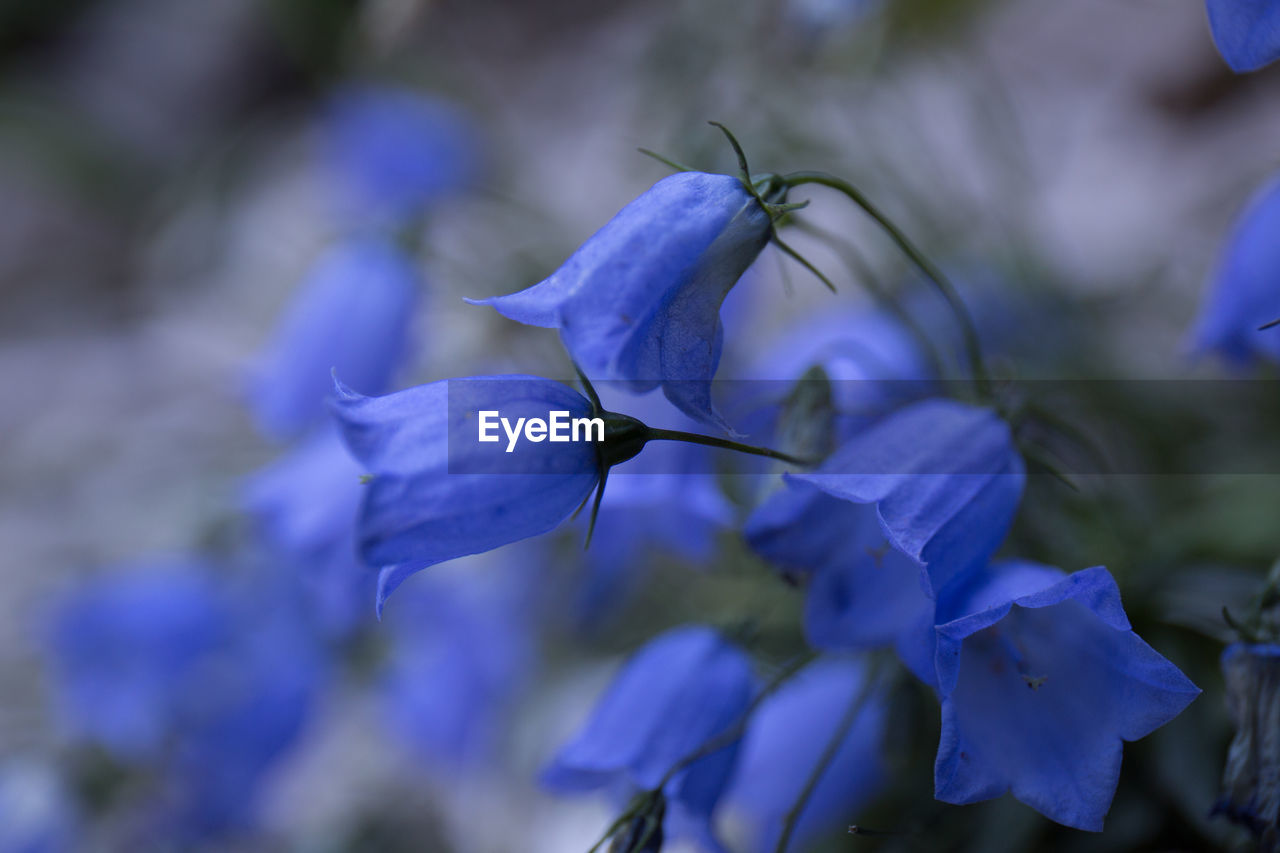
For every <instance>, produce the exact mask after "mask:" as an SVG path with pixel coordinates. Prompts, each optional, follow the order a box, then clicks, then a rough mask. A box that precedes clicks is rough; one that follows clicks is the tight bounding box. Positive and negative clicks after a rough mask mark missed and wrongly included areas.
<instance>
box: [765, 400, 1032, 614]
mask: <svg viewBox="0 0 1280 853" xmlns="http://www.w3.org/2000/svg"><path fill="white" fill-rule="evenodd" d="M785 477H786V478H787V479H791V480H795V481H798V482H801V483H808V484H810V485H812V486H816V487H817V488H818V489H821V490H822V491H824V492H826V493H827V494H829V495H831V496H832V497H836V498H840V499H842V500H846V501H852V502H854V503H858V504H874V505H875V507H876V513H877V517H878V518H879V521H880V525H881V528H882V529H883V531H884V534H885V536H886V537H887V539H888V540H889V543H890V544H891V545H892V546H893V547H894V548H896V549H898V550H899V551H901V552H902V553H903V554H905V555H907V556H908V557H910V558H912V559H913V560H916V561H918V562H920V563H922V564H924V566H925V570H926V573H927V579H928V588H929V590H930V593H931V594H933V595H935V596H936V595H937V593H938V592H939V591H940V590H941V589H942V588H943V587H944V586H945V585H946V584H947V583H948V582H949V581H951V580H952V579H954V578H956V577H958V576H960V575H961V574H963V573H965V572H966V571H968V570H972V569H974V568H976V567H978V566H981V565H983V564H985V562H986V561H987V560H988V559H989V558H990V556H991V555H992V554H993V553H994V552H995V550H996V548H997V547H998V546H999V545H1000V543H1001V541H1003V540H1004V537H1005V535H1006V534H1007V533H1008V531H1009V526H1010V524H1011V523H1012V522H1013V517H1014V514H1015V512H1016V511H1017V508H1018V503H1019V501H1020V500H1021V498H1022V489H1023V485H1024V483H1025V481H1026V473H1025V468H1024V465H1023V462H1022V457H1021V456H1019V455H1018V451H1017V448H1016V447H1015V445H1014V441H1013V434H1012V431H1011V430H1010V429H1009V425H1008V424H1007V423H1005V422H1004V421H1003V420H1002V419H1001V418H1000V417H999V416H998V415H997V414H996V413H995V412H993V411H991V410H990V409H983V408H978V407H975V406H969V405H966V404H963V403H957V402H954V401H951V400H942V399H930V400H924V401H922V402H919V403H914V404H912V405H910V406H907V407H905V408H903V409H900V410H898V411H897V412H894V413H893V414H892V415H889V416H888V417H886V418H884V419H883V420H881V421H880V422H878V423H877V424H876V425H875V426H873V427H871V428H869V429H867V430H866V431H864V432H862V433H859V434H858V435H857V436H855V437H854V438H853V439H852V440H850V441H848V442H846V443H845V444H844V445H843V446H842V447H841V448H840V449H839V450H837V451H836V452H835V454H833V455H832V456H831V458H829V459H828V460H827V461H826V462H825V463H823V465H822V466H821V467H820V468H819V469H818V470H816V471H814V472H812V473H807V474H787V475H785Z"/></svg>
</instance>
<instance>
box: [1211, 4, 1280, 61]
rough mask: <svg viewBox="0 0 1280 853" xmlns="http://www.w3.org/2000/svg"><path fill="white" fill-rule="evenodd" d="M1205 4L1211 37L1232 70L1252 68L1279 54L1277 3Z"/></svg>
mask: <svg viewBox="0 0 1280 853" xmlns="http://www.w3.org/2000/svg"><path fill="white" fill-rule="evenodd" d="M1206 5H1207V7H1208V10H1209V27H1210V29H1212V30H1213V41H1214V43H1215V44H1216V45H1217V46H1218V52H1219V53H1221V54H1222V58H1223V59H1225V60H1226V61H1227V64H1228V65H1230V66H1231V68H1232V70H1234V71H1237V72H1244V71H1256V70H1258V69H1259V68H1261V67H1262V66H1264V65H1267V64H1269V63H1271V62H1274V61H1275V60H1276V59H1277V58H1278V57H1280V3H1276V2H1275V0H1208V3H1207V4H1206Z"/></svg>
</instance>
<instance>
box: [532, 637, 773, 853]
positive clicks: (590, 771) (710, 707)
mask: <svg viewBox="0 0 1280 853" xmlns="http://www.w3.org/2000/svg"><path fill="white" fill-rule="evenodd" d="M753 690H754V681H753V678H752V675H751V665H750V663H749V662H748V660H747V658H746V656H745V655H743V653H742V652H741V651H739V650H738V649H737V648H735V647H734V646H731V645H729V644H728V643H726V642H725V641H724V640H723V639H722V638H721V637H720V635H719V634H717V633H716V632H715V631H713V630H711V629H710V628H704V627H700V626H693V627H685V628H677V629H675V630H672V631H668V632H667V633H665V634H663V635H661V636H659V637H657V638H656V639H654V640H651V641H650V642H649V643H648V644H647V645H645V647H644V648H642V649H641V650H640V651H639V652H637V653H636V655H635V657H633V658H632V659H631V660H630V661H629V662H628V663H627V665H626V666H625V667H624V668H623V669H622V671H621V672H620V673H619V674H618V676H617V677H616V678H615V679H614V681H613V683H612V684H611V685H610V686H609V689H608V690H607V691H606V692H605V694H604V696H603V697H601V699H600V701H599V702H598V703H597V704H596V707H595V710H594V711H593V712H592V714H591V718H590V719H589V720H588V721H587V723H586V724H585V725H584V726H583V728H582V729H581V730H580V731H579V732H578V734H577V736H576V737H574V739H573V740H571V741H570V742H569V743H568V744H566V745H565V746H564V747H563V748H562V749H561V750H560V751H559V752H558V753H557V754H556V757H555V759H554V760H553V761H552V762H551V764H550V766H549V767H548V768H547V769H546V771H545V772H544V774H543V781H544V783H545V784H546V786H547V787H548V788H550V789H551V790H554V791H560V792H574V791H584V790H592V789H598V788H606V787H614V788H617V787H619V786H621V787H622V788H624V789H626V788H630V789H632V790H635V789H639V790H652V789H654V788H656V787H658V786H659V784H661V783H662V781H663V778H664V777H665V776H666V774H667V773H668V771H670V770H671V769H672V768H674V767H675V766H676V765H677V763H678V762H680V761H681V760H683V759H685V758H686V757H688V756H691V755H693V754H694V753H695V752H696V751H697V750H699V749H701V748H702V747H703V745H704V744H705V743H707V742H708V741H710V740H711V739H712V738H715V737H717V736H722V735H723V734H724V733H726V732H727V731H729V730H730V729H731V727H732V726H733V725H735V724H736V723H737V721H738V720H739V718H740V717H741V715H742V713H743V712H744V711H745V710H746V708H747V705H748V703H749V702H750V701H751V695H752V692H753ZM737 753H738V742H737V741H735V742H734V743H733V744H731V745H728V746H725V747H723V748H721V749H720V750H718V751H716V752H713V753H711V754H709V755H706V756H703V757H701V758H699V759H698V760H697V761H695V762H693V763H692V764H690V765H689V766H688V767H687V768H685V769H682V770H680V771H679V772H678V773H675V774H674V775H673V777H672V778H671V780H670V781H669V782H667V784H666V786H665V787H664V789H663V790H664V792H665V794H666V797H667V802H668V806H667V819H666V823H665V835H666V836H667V837H668V838H670V837H672V836H673V835H679V834H682V833H687V832H694V833H695V834H696V835H698V836H699V837H700V840H702V841H703V843H708V844H714V841H713V839H712V835H711V831H710V819H711V813H712V811H713V810H714V809H715V806H716V803H717V802H718V801H719V800H720V796H721V794H722V793H723V791H724V789H725V786H726V785H727V784H728V782H729V778H730V774H731V773H732V772H733V766H734V761H735V759H736V757H737Z"/></svg>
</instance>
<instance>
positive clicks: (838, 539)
mask: <svg viewBox="0 0 1280 853" xmlns="http://www.w3.org/2000/svg"><path fill="white" fill-rule="evenodd" d="M743 534H744V535H745V536H746V539H747V542H748V543H749V544H750V545H751V547H752V549H753V550H755V551H756V553H758V554H760V555H761V556H762V557H764V558H765V559H767V560H769V561H770V562H771V563H773V564H774V565H776V566H778V567H780V568H782V569H783V570H785V571H788V572H793V573H796V572H798V573H801V574H804V575H808V576H809V577H810V580H809V590H808V593H807V595H806V598H805V613H804V630H805V638H806V639H807V640H808V642H809V644H810V645H812V646H813V647H814V648H818V649H825V650H832V651H835V650H848V649H874V648H879V647H891V648H893V649H894V650H895V651H897V653H898V657H899V658H901V659H902V661H903V663H904V664H906V666H907V667H908V668H909V669H910V670H911V671H912V672H913V673H915V674H916V675H917V676H919V677H920V678H921V679H922V680H923V681H924V682H925V683H927V684H933V683H934V681H935V675H934V665H933V657H934V645H935V638H934V630H933V617H934V602H933V599H932V598H931V597H930V596H929V594H928V591H927V590H928V585H929V582H928V578H927V577H926V576H924V567H923V566H921V565H920V563H918V562H916V561H915V560H913V559H912V558H911V557H908V556H907V555H905V554H903V553H902V552H900V551H897V550H895V549H894V548H893V547H891V546H890V545H889V542H888V539H887V538H886V537H885V533H884V530H883V529H882V528H881V526H880V520H879V518H878V516H877V514H876V510H875V507H873V506H870V505H867V504H856V503H851V502H849V501H845V500H841V499H839V498H834V497H832V496H830V495H829V494H827V493H825V492H823V491H821V490H820V489H818V488H817V487H815V486H812V485H809V484H808V483H802V482H798V481H791V482H789V483H788V484H787V488H784V489H781V490H779V491H776V492H774V493H773V494H772V495H770V496H769V497H768V498H767V499H766V500H765V501H764V503H762V504H761V505H760V506H759V507H758V508H757V509H756V511H755V512H753V513H752V514H751V517H750V518H749V519H747V523H746V526H745V527H744V528H743Z"/></svg>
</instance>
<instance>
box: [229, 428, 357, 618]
mask: <svg viewBox="0 0 1280 853" xmlns="http://www.w3.org/2000/svg"><path fill="white" fill-rule="evenodd" d="M361 473H362V471H361V468H360V465H359V464H358V463H357V462H356V461H355V459H353V458H352V457H351V453H350V452H349V451H348V450H347V448H346V446H345V445H344V444H343V443H342V439H341V437H340V436H339V435H338V431H337V429H336V428H335V427H333V426H331V425H330V426H326V427H322V428H320V429H318V430H317V431H316V432H315V433H313V434H312V435H311V436H309V437H308V438H307V439H306V440H304V441H303V442H302V443H300V444H299V445H297V446H296V447H294V448H293V449H292V450H290V451H289V452H288V453H286V454H285V455H284V456H282V457H281V458H279V459H277V460H275V461H274V462H272V463H271V464H270V465H268V466H267V467H266V468H263V469H262V470H261V471H258V472H257V473H255V474H254V475H253V476H252V477H251V478H250V479H249V481H248V482H247V483H246V484H245V488H244V493H243V497H242V505H243V506H244V508H245V510H246V511H247V512H248V513H250V514H251V515H252V516H253V517H254V519H255V521H256V522H257V526H258V529H259V532H260V534H261V535H262V537H263V539H264V540H265V541H266V543H267V544H268V546H269V547H270V548H271V550H272V552H273V553H274V554H276V555H278V556H279V557H280V558H282V559H283V560H284V561H287V563H288V564H289V565H290V566H292V567H294V568H295V569H296V571H297V573H298V576H299V580H300V584H301V586H302V590H303V592H304V594H305V595H306V596H307V597H308V600H309V605H308V609H309V610H310V611H311V612H313V613H314V614H316V618H317V621H318V622H319V624H320V625H321V626H322V627H323V628H324V630H325V631H327V632H328V633H330V634H331V635H333V636H336V637H341V636H345V635H347V634H349V633H350V632H351V631H352V630H354V629H355V627H356V626H357V625H359V624H360V622H361V620H362V619H365V618H368V615H369V609H368V608H369V602H370V601H372V600H373V599H374V594H375V587H376V584H377V575H376V573H374V572H371V571H370V570H369V569H368V567H367V566H365V565H363V564H362V563H361V562H360V561H359V559H358V557H357V556H356V516H357V513H358V511H359V508H360V500H361V498H362V497H363V495H364V489H363V487H362V486H361V485H360V474H361Z"/></svg>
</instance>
